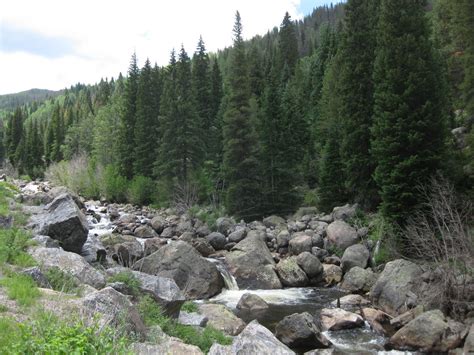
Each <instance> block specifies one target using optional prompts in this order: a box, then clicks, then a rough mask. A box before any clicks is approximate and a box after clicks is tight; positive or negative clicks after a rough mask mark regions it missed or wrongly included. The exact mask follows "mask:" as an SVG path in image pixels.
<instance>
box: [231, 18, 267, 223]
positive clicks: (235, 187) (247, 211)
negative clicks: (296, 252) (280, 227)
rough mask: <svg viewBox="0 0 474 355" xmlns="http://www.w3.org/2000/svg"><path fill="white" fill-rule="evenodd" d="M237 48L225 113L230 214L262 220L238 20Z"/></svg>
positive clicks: (255, 140)
mask: <svg viewBox="0 0 474 355" xmlns="http://www.w3.org/2000/svg"><path fill="white" fill-rule="evenodd" d="M233 32H234V46H233V51H232V52H231V58H230V67H229V73H228V83H227V88H228V92H227V98H226V110H225V112H224V126H223V133H224V170H225V175H226V183H227V196H226V207H227V211H228V212H229V213H230V214H232V215H234V216H236V217H237V218H243V219H245V220H252V219H254V218H257V217H259V216H260V214H261V211H260V209H259V205H260V203H261V182H260V180H259V160H258V155H257V154H258V150H257V149H258V147H257V137H256V134H255V128H254V123H253V122H252V111H251V107H250V96H251V94H250V83H249V76H248V65H247V58H246V53H245V45H244V41H243V38H242V24H241V21H240V14H239V12H237V13H236V16H235V24H234V29H233Z"/></svg>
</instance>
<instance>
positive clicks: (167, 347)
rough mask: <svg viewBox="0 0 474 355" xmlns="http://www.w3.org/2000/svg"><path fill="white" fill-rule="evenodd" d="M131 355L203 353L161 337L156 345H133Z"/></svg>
mask: <svg viewBox="0 0 474 355" xmlns="http://www.w3.org/2000/svg"><path fill="white" fill-rule="evenodd" d="M131 351H132V354H136V355H156V354H163V355H171V354H172V355H203V354H204V353H203V352H202V351H201V350H200V349H199V348H198V347H197V346H195V345H190V344H186V343H183V342H182V341H181V340H180V339H177V338H173V337H169V336H162V337H161V338H160V342H159V343H158V344H151V343H133V344H132V345H131Z"/></svg>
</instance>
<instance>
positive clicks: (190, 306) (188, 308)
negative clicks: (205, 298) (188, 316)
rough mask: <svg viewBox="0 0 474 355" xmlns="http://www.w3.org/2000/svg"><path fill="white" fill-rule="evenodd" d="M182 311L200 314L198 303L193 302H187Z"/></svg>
mask: <svg viewBox="0 0 474 355" xmlns="http://www.w3.org/2000/svg"><path fill="white" fill-rule="evenodd" d="M181 310H182V311H185V312H190V313H191V312H198V311H199V307H198V306H197V304H196V303H194V302H192V301H186V302H184V304H183V305H182V306H181Z"/></svg>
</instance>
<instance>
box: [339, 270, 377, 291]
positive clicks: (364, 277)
mask: <svg viewBox="0 0 474 355" xmlns="http://www.w3.org/2000/svg"><path fill="white" fill-rule="evenodd" d="M375 281H377V274H374V273H373V272H372V271H371V270H369V269H362V268H360V267H358V266H356V267H353V268H352V269H350V270H349V272H348V273H347V274H345V275H344V279H343V281H342V284H341V288H342V289H343V290H346V291H349V292H354V293H359V292H361V293H365V292H368V291H370V289H371V288H372V286H373V285H374V284H375Z"/></svg>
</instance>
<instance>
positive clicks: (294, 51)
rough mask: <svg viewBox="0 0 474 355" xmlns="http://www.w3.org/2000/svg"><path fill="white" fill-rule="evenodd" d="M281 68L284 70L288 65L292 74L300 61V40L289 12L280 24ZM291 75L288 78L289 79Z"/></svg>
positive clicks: (279, 50) (279, 48)
mask: <svg viewBox="0 0 474 355" xmlns="http://www.w3.org/2000/svg"><path fill="white" fill-rule="evenodd" d="M278 53H279V69H280V70H281V71H282V72H283V71H284V68H285V67H286V68H287V69H286V70H288V73H289V76H291V75H292V74H293V73H294V70H295V66H296V62H297V61H298V40H297V38H296V30H295V25H294V23H293V21H291V16H290V15H289V14H288V12H286V13H285V17H284V18H283V21H282V23H281V25H280V33H279V36H278ZM289 76H288V78H287V79H289Z"/></svg>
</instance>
